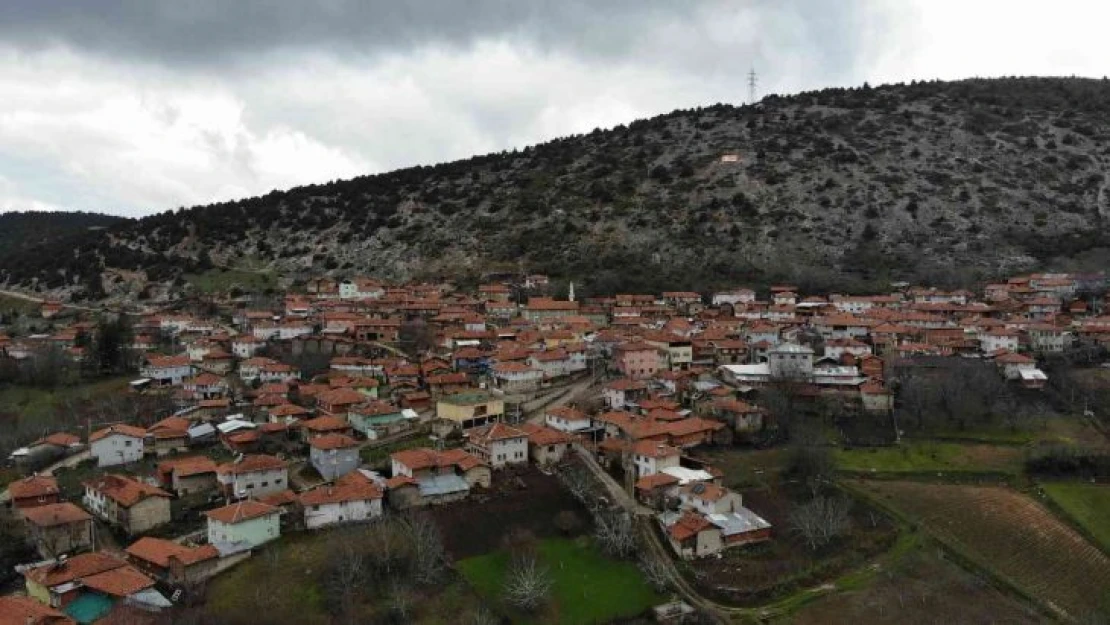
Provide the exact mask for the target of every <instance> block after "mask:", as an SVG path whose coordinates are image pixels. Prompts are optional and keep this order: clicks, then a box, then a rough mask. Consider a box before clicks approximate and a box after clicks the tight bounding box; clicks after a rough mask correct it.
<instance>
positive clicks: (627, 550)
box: [594, 510, 637, 558]
mask: <svg viewBox="0 0 1110 625" xmlns="http://www.w3.org/2000/svg"><path fill="white" fill-rule="evenodd" d="M594 524H595V529H594V538H595V539H596V540H597V543H598V545H600V546H601V549H602V551H604V552H605V553H606V554H608V555H610V556H612V557H614V558H628V557H631V556H632V555H633V554H635V553H636V550H637V544H636V532H635V530H634V529H633V527H632V519H631V518H630V517H629V516H628V513H626V512H623V511H620V510H599V511H598V512H597V514H596V515H595V516H594Z"/></svg>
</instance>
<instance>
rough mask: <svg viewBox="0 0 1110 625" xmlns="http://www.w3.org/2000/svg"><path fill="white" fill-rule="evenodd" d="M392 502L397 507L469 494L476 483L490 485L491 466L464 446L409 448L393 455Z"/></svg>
mask: <svg viewBox="0 0 1110 625" xmlns="http://www.w3.org/2000/svg"><path fill="white" fill-rule="evenodd" d="M390 462H391V464H392V470H393V477H392V478H390V479H389V480H388V481H387V482H386V488H387V489H388V492H389V503H390V505H391V506H393V507H394V508H396V509H398V510H403V509H406V508H411V507H414V506H425V505H436V504H441V503H449V502H452V501H458V500H460V499H464V498H466V497H467V496H468V495H469V494H470V489H471V488H473V487H474V486H481V487H483V488H489V486H490V478H491V473H490V468H489V466H488V465H487V464H485V463H484V462H482V461H481V460H480V459H479V458H477V457H475V456H474V455H472V454H469V453H467V452H465V451H463V450H462V449H446V450H443V451H437V450H433V449H406V450H403V451H399V452H396V453H394V454H392V455H390Z"/></svg>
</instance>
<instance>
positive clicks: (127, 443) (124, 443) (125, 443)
mask: <svg viewBox="0 0 1110 625" xmlns="http://www.w3.org/2000/svg"><path fill="white" fill-rule="evenodd" d="M123 446H124V447H130V446H131V441H123Z"/></svg>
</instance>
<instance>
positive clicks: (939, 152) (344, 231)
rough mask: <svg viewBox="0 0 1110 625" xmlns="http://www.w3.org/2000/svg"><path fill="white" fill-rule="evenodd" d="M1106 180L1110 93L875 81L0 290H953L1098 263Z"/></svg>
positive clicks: (74, 263) (13, 277)
mask: <svg viewBox="0 0 1110 625" xmlns="http://www.w3.org/2000/svg"><path fill="white" fill-rule="evenodd" d="M725 154H736V155H738V156H739V160H738V162H723V161H722V158H721V157H722V155H725ZM1108 163H1110V81H1106V80H1087V79H1033V78H1017V79H993V80H968V81H960V82H923V83H914V84H910V85H889V86H882V87H875V88H871V87H868V86H866V85H865V86H864V87H862V88H857V89H829V90H824V91H819V92H810V93H802V94H798V95H793V96H789V97H777V96H770V97H767V98H765V99H764V100H763V101H762V102H761V103H760V104H759V105H756V106H743V107H733V106H729V105H715V106H710V107H706V108H700V109H695V110H685V111H676V112H673V113H670V114H667V115H661V116H659V117H655V118H652V119H648V120H640V121H636V122H632V123H631V124H629V125H627V126H618V127H616V128H614V129H611V130H607V131H600V130H597V131H594V132H592V133H590V134H587V135H578V136H572V137H567V138H564V139H558V140H555V141H551V142H548V143H545V144H542V145H537V146H534V147H529V148H525V149H523V150H519V151H512V152H502V153H498V154H490V155H485V156H478V157H474V158H471V159H468V160H464V161H457V162H453V163H446V164H441V165H436V166H434V167H416V168H410V169H404V170H399V171H394V172H390V173H386V174H380V175H374V176H364V177H359V178H355V179H352V180H346V181H338V182H332V183H328V184H321V185H311V186H306V187H299V188H295V189H291V190H289V191H274V192H272V193H269V194H267V195H265V196H262V197H255V198H249V199H245V200H240V201H235V202H228V203H222V204H214V205H210V206H203V207H196V208H193V209H189V210H184V211H177V212H166V213H163V214H160V215H155V216H152V217H148V218H145V219H141V220H137V221H128V222H123V223H119V224H116V225H114V226H112V227H111V228H109V229H107V230H103V231H96V232H85V233H84V234H82V235H81V237H80V240H79V241H76V242H74V241H61V242H59V241H54V242H53V243H52V242H50V241H48V242H46V243H45V244H43V245H39V246H37V247H35V248H33V249H26V248H23V249H17V250H16V251H15V252H8V251H7V250H6V248H2V249H4V252H0V283H8V284H10V285H23V286H27V285H30V284H32V283H37V286H38V288H39V289H43V288H49V289H68V290H69V291H71V293H72V294H73V295H75V296H84V297H101V296H103V294H104V293H103V291H104V290H107V291H108V292H110V293H112V292H118V290H119V288H120V284H121V283H119V282H117V280H118V278H117V276H118V275H120V272H117V271H114V270H126V271H125V272H124V273H126V274H127V275H130V276H132V277H134V276H135V275H138V276H145V278H146V279H149V280H151V281H154V282H158V283H162V284H170V283H172V282H173V281H174V279H175V278H177V277H178V276H180V275H181V274H183V273H185V272H197V271H203V270H204V269H206V268H207V267H208V266H209V265H210V264H212V263H214V264H216V265H225V266H230V267H244V266H250V267H253V268H258V267H260V266H265V267H269V268H272V269H274V270H279V271H281V272H283V273H285V274H287V275H292V276H295V275H296V274H298V273H301V274H307V273H310V272H311V273H324V272H327V273H331V274H335V275H350V274H368V275H377V276H380V277H384V278H394V279H402V278H418V277H433V276H448V277H454V278H457V279H462V280H476V279H479V277H480V275H481V274H482V273H483V272H487V271H493V270H517V269H525V270H527V271H537V272H546V273H549V274H551V275H552V276H555V277H560V278H565V279H573V280H575V281H576V283H577V284H579V285H581V287H580V288H582V289H583V290H584V292H611V291H614V290H617V289H619V290H640V289H650V290H659V289H663V288H684V289H688V288H710V287H712V286H714V285H719V284H726V283H738V282H756V283H758V282H765V281H772V280H790V281H792V282H796V283H801V285H803V286H805V287H806V288H807V289H822V288H841V289H857V288H863V287H864V286H865V285H866V284H867V283H868V282H870V283H874V282H877V281H888V280H894V279H911V280H920V281H925V282H933V283H941V284H953V283H961V282H967V281H969V280H973V279H980V278H984V277H988V276H992V275H998V274H1001V273H1005V272H1011V271H1016V270H1021V269H1028V268H1033V267H1038V266H1044V265H1046V264H1067V263H1070V262H1072V261H1075V260H1076V259H1078V260H1079V261H1084V260H1086V261H1090V259H1092V258H1098V257H1099V256H1098V255H1099V254H1100V253H1101V252H1102V251H1103V250H1102V248H1103V247H1104V246H1106V244H1107V238H1108V235H1107V234H1106V233H1105V230H1106V229H1107V224H1106V223H1104V221H1105V220H1106V219H1107V217H1110V198H1107V194H1106V188H1107V184H1108V178H1107V165H1108ZM59 258H65V259H66V261H65V262H64V263H59V262H58V261H57V259H59ZM106 270H107V271H106ZM134 271H138V272H139V273H138V274H134V273H131V272H134ZM102 278H105V279H104V280H103V281H102ZM135 284H136V283H135V281H132V282H130V283H128V288H132V289H133V288H135Z"/></svg>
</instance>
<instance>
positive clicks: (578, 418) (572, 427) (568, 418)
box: [543, 406, 590, 433]
mask: <svg viewBox="0 0 1110 625" xmlns="http://www.w3.org/2000/svg"><path fill="white" fill-rule="evenodd" d="M543 420H544V423H545V424H546V425H547V426H548V427H550V428H553V429H555V430H559V431H560V432H570V433H574V432H581V431H584V430H588V429H590V416H589V415H587V414H586V413H584V412H582V411H581V410H579V409H577V408H574V407H572V406H555V407H554V408H548V409H547V412H546V413H545V414H544V418H543Z"/></svg>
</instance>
